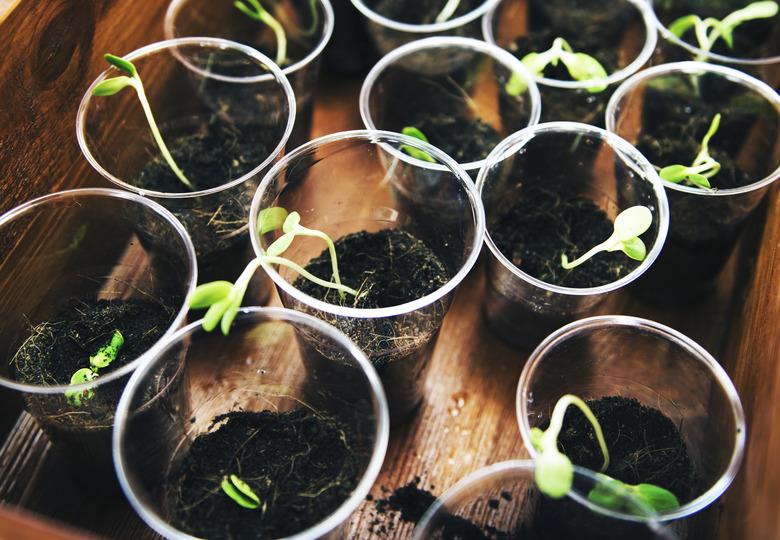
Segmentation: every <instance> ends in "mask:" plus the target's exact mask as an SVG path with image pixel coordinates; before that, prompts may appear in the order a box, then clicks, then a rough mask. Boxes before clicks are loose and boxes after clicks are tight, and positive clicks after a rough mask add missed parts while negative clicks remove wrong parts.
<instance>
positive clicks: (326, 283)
mask: <svg viewBox="0 0 780 540" xmlns="http://www.w3.org/2000/svg"><path fill="white" fill-rule="evenodd" d="M262 259H263V262H267V263H271V264H280V265H282V266H286V267H287V268H290V269H292V270H294V271H296V272H298V273H299V274H300V275H302V276H303V277H304V278H306V279H308V280H309V281H311V282H312V283H316V284H317V285H319V286H321V287H327V288H328V289H336V290H337V291H340V292H344V293H347V294H350V295H352V296H358V292H357V291H356V290H355V289H353V288H351V287H347V286H346V285H341V284H338V283H333V282H330V281H325V280H324V279H320V278H318V277H317V276H315V275H314V274H312V273H310V272H309V271H308V270H306V269H305V268H303V267H302V266H300V265H299V264H296V263H294V262H292V261H289V260H287V259H285V258H284V257H272V256H270V255H263V256H262Z"/></svg>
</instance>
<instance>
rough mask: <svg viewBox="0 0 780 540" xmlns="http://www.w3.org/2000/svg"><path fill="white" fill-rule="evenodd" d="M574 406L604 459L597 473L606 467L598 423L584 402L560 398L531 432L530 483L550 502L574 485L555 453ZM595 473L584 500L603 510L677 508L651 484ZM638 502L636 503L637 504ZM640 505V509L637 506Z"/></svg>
mask: <svg viewBox="0 0 780 540" xmlns="http://www.w3.org/2000/svg"><path fill="white" fill-rule="evenodd" d="M571 405H574V406H576V407H577V408H578V409H580V411H582V413H583V414H584V415H585V418H587V420H588V422H590V424H591V426H592V427H593V431H594V432H595V433H596V440H597V441H598V444H599V448H600V449H601V454H602V456H603V457H604V460H603V463H602V465H601V469H600V471H601V473H603V472H604V471H606V470H607V469H608V468H609V450H608V449H607V443H606V441H605V439H604V434H603V432H602V430H601V424H599V422H598V420H597V419H596V415H594V414H593V411H591V410H590V407H588V405H587V403H585V402H584V401H583V400H582V399H580V398H579V397H577V396H574V395H572V394H566V395H564V396H562V397H561V398H560V399H559V400H558V402H557V403H556V404H555V407H554V408H553V413H552V417H551V418H550V425H549V427H548V428H547V429H546V430H544V431H543V430H541V429H539V428H532V429H531V444H532V445H533V447H534V449H535V450H536V451H537V452H538V455H537V457H536V468H535V469H536V470H535V472H534V482H535V483H536V485H537V487H538V488H539V491H541V492H542V493H544V494H545V495H547V496H548V497H551V498H553V499H560V498H562V497H564V496H566V494H567V493H569V492H570V491H571V488H572V484H573V482H574V465H573V464H572V462H571V460H570V459H569V458H568V457H567V456H566V455H564V454H563V453H562V452H561V451H560V450H558V435H559V434H560V432H561V429H562V428H563V419H564V417H565V415H566V410H567V409H568V408H569V407H570V406H571ZM601 473H599V474H598V475H597V476H598V479H599V483H598V484H597V485H596V487H594V488H593V489H591V490H590V492H589V493H588V499H589V500H590V501H592V502H594V503H596V504H598V505H600V506H602V507H604V508H609V509H612V510H618V511H621V510H626V511H629V512H631V513H634V514H638V515H644V514H645V513H646V511H647V509H650V510H653V511H656V512H663V511H667V510H672V509H674V508H678V507H679V506H680V503H679V502H678V500H677V497H675V496H674V494H673V493H671V492H670V491H667V490H666V489H664V488H661V487H658V486H655V485H653V484H639V485H636V486H634V485H631V484H625V483H623V482H621V481H620V480H616V479H614V478H612V477H610V476H607V475H606V474H601ZM637 503H638V504H637ZM640 506H641V507H640Z"/></svg>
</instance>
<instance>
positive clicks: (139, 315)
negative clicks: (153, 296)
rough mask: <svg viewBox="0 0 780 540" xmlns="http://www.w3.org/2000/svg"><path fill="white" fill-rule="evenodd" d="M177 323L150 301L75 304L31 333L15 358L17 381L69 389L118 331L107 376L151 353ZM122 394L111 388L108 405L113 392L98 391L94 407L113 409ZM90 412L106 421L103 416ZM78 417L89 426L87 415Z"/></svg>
mask: <svg viewBox="0 0 780 540" xmlns="http://www.w3.org/2000/svg"><path fill="white" fill-rule="evenodd" d="M173 318H174V310H173V309H172V308H170V307H169V306H167V305H165V304H162V303H160V302H155V301H150V300H138V299H132V300H97V301H95V300H92V299H89V300H87V299H71V300H69V301H68V302H66V303H65V304H64V306H63V307H62V308H61V309H60V310H59V311H58V312H57V314H56V315H55V316H54V317H52V319H51V320H49V321H45V322H42V323H39V324H37V325H35V326H34V327H33V328H32V330H31V333H30V337H29V338H27V340H26V341H25V342H24V344H23V345H22V346H21V347H20V348H19V350H18V351H17V352H16V355H15V356H14V359H13V365H14V369H15V377H16V379H17V380H19V381H20V382H24V383H27V384H35V385H56V384H70V379H71V376H72V375H73V373H74V372H76V371H77V370H79V369H81V368H87V367H90V363H89V362H90V356H91V355H94V354H95V353H97V351H98V349H100V348H101V347H103V346H104V345H107V344H108V343H110V341H111V338H112V336H113V334H114V332H115V331H116V330H119V332H121V334H122V337H123V338H124V343H123V344H122V346H121V347H120V348H119V352H118V354H117V356H116V358H115V359H114V360H113V361H112V362H111V363H110V364H109V365H108V366H107V367H105V368H101V369H99V376H104V375H106V374H108V373H110V372H112V371H115V370H117V369H119V368H121V367H122V366H125V365H127V364H129V363H130V362H132V361H134V360H136V359H137V358H138V357H139V356H141V355H142V354H143V353H144V352H146V351H147V350H149V348H151V346H152V345H154V343H155V342H156V341H157V340H158V339H160V337H161V336H162V335H163V334H164V333H165V331H166V330H167V329H168V327H169V326H170V324H171V321H172V320H173ZM120 390H121V388H119V389H113V391H114V393H116V394H117V395H114V396H112V397H113V399H111V400H106V399H105V398H106V397H107V396H105V395H102V394H104V393H105V392H106V391H110V390H107V389H103V388H99V389H97V390H96V392H100V393H101V398H103V399H100V400H98V401H96V403H100V402H105V401H108V402H113V404H114V405H115V404H116V401H117V400H118V399H119V395H118V392H119V391H120ZM86 403H88V402H86V401H85V402H84V404H86ZM85 409H87V410H89V409H92V407H85ZM112 409H113V407H112ZM92 412H93V413H94V414H99V415H101V416H102V414H100V413H101V411H92ZM102 412H103V413H105V412H106V411H102ZM110 412H111V413H113V410H112V411H110ZM76 416H78V417H80V418H84V420H85V422H89V418H87V417H85V416H84V415H76Z"/></svg>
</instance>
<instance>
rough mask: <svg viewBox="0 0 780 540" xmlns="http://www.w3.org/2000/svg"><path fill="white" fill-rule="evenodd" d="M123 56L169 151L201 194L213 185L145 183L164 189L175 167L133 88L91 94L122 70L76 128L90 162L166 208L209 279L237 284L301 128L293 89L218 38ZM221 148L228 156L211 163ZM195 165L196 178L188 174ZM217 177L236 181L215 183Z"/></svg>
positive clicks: (88, 96) (254, 57)
mask: <svg viewBox="0 0 780 540" xmlns="http://www.w3.org/2000/svg"><path fill="white" fill-rule="evenodd" d="M124 58H126V59H127V60H130V61H131V62H133V63H134V64H135V66H136V68H137V69H138V72H139V73H140V75H141V77H142V79H143V84H144V87H145V92H146V96H147V98H148V100H149V103H150V107H151V110H152V112H153V114H154V118H155V120H156V124H157V126H158V127H159V129H160V132H161V134H162V138H163V140H164V141H165V142H166V146H168V147H169V149H170V151H171V153H172V154H173V155H174V156H176V155H177V152H180V154H179V155H181V156H184V157H186V158H187V162H182V163H177V165H179V166H180V167H181V168H182V169H183V170H184V172H185V174H188V175H189V176H192V179H191V180H192V181H193V182H196V188H198V182H201V183H203V184H201V185H214V187H209V188H207V189H198V190H197V191H190V190H187V188H185V187H184V186H183V185H182V186H181V191H180V192H178V191H173V190H175V189H176V188H173V187H169V185H168V184H165V185H160V186H157V185H156V186H155V187H164V188H165V189H166V190H162V191H161V190H158V189H155V188H150V187H144V186H143V185H141V184H140V183H139V177H140V176H141V175H142V174H143V175H144V178H153V179H154V178H158V180H155V181H154V183H155V184H161V182H160V181H159V176H160V175H161V174H163V173H162V172H160V169H162V170H164V171H167V168H165V166H164V163H165V162H164V161H159V159H160V158H159V156H160V155H161V152H160V150H159V148H158V146H157V144H156V142H155V140H154V138H153V137H152V135H151V130H150V128H149V123H148V121H147V120H146V117H145V116H144V114H143V112H142V109H141V106H140V104H139V102H138V97H137V95H136V93H135V92H134V91H133V90H132V89H130V88H128V89H125V90H123V91H121V92H119V93H118V94H115V95H113V96H108V97H95V96H93V95H92V91H93V89H94V88H95V87H96V86H97V85H98V84H100V83H101V82H102V81H103V80H105V79H107V78H110V77H115V76H118V75H120V74H121V73H120V72H119V70H118V69H116V68H113V67H112V68H110V69H108V70H106V71H105V72H103V73H102V74H101V75H100V76H98V78H97V79H95V81H94V82H93V83H92V84H91V85H90V87H89V89H88V90H87V92H86V93H85V94H84V97H83V99H82V101H81V104H80V106H79V111H78V116H77V120H76V125H77V135H78V141H79V146H80V147H81V150H82V152H83V153H84V156H85V157H86V158H87V161H89V163H90V164H91V165H92V166H93V167H94V168H95V170H97V171H98V172H99V173H100V174H101V175H103V176H104V177H105V178H107V179H108V180H109V181H111V182H112V183H113V184H115V185H117V186H119V187H121V188H122V189H126V190H129V191H132V192H134V193H138V194H139V195H143V196H144V197H149V198H151V199H153V200H155V201H157V202H159V203H160V204H162V205H163V206H165V207H166V208H167V209H168V210H170V211H171V212H172V213H173V214H174V215H175V216H176V217H178V218H179V220H180V221H181V222H182V223H183V224H184V227H185V228H186V229H187V231H188V232H189V233H190V236H191V237H192V241H193V243H194V244H195V250H196V252H197V254H198V264H199V268H200V270H201V274H202V276H201V277H202V278H203V279H217V278H219V279H233V278H235V277H237V276H238V274H240V272H241V269H242V268H243V266H244V265H245V264H246V262H247V260H248V259H249V258H251V252H250V250H249V249H248V242H246V240H247V238H248V235H247V220H248V214H247V212H248V209H249V205H250V202H251V199H252V194H253V193H254V190H255V189H256V188H257V185H258V183H259V180H260V178H261V177H262V174H263V173H264V172H265V171H267V170H268V168H269V167H270V166H271V164H272V163H273V162H274V161H276V160H278V159H279V157H280V156H281V155H282V154H283V152H284V148H285V144H286V143H287V139H288V138H289V136H290V132H291V130H292V126H293V122H294V120H295V98H294V96H293V92H292V88H291V87H290V83H289V82H288V81H287V78H286V77H285V76H284V74H283V73H282V72H281V70H280V69H279V68H278V67H277V66H276V64H274V63H273V62H272V61H271V60H270V59H269V58H268V57H266V56H264V55H262V54H260V53H259V52H257V51H256V50H254V49H252V48H250V47H248V46H246V45H241V44H238V43H234V42H231V41H227V40H223V39H217V38H205V37H204V38H201V37H198V38H181V39H174V40H168V41H161V42H159V43H153V44H151V45H147V46H145V47H142V48H140V49H138V50H136V51H133V52H132V53H130V54H128V55H126V56H125V57H124ZM201 138H204V140H205V141H206V142H203V143H201V142H199V141H200V140H201ZM211 143H213V144H211ZM220 143H222V144H223V148H221V149H219V150H214V151H213V156H208V153H209V152H211V149H212V148H217V146H215V145H216V144H220ZM199 144H202V148H199V147H198V145H199ZM204 149H205V150H204ZM196 150H198V151H196ZM209 157H213V158H214V159H208V158H209ZM155 159H157V160H158V161H157V163H158V165H155V163H154V162H153V160H155ZM190 162H192V163H193V167H196V168H195V169H194V170H193V169H189V170H188V165H189V164H190ZM206 166H208V167H210V168H211V167H214V169H209V170H207V169H205V167H206ZM215 171H219V172H220V174H221V173H225V174H226V175H227V176H226V177H225V178H214V177H213V176H212V173H214V174H216V173H215ZM231 175H234V176H231ZM174 185H176V186H177V187H179V186H178V184H176V182H175V181H174ZM266 290H269V288H268V287H266Z"/></svg>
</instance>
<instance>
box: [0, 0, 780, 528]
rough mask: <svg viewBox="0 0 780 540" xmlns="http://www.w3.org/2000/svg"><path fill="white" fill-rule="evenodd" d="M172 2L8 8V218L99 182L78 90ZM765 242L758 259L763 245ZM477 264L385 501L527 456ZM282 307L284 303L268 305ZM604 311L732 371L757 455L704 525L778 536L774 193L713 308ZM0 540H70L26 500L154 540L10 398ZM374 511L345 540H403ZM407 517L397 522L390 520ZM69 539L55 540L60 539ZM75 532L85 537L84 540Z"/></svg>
mask: <svg viewBox="0 0 780 540" xmlns="http://www.w3.org/2000/svg"><path fill="white" fill-rule="evenodd" d="M166 6H167V1H166V0H155V1H148V2H144V3H143V9H138V7H139V3H138V2H136V1H133V0H93V1H91V2H83V1H76V0H47V1H46V2H37V1H34V0H33V1H31V0H27V1H23V2H20V3H19V4H18V5H17V6H16V7H15V8H14V9H12V10H11V11H10V12H9V14H7V15H6V16H5V19H3V14H2V13H0V36H2V40H3V44H4V45H5V46H4V47H3V54H2V55H0V98H1V99H2V101H0V103H1V105H0V212H4V211H6V210H8V209H10V208H12V207H14V206H16V205H18V204H19V203H22V202H24V201H27V200H29V199H32V198H34V197H37V196H40V195H43V194H45V193H50V192H54V191H57V190H60V189H64V188H71V187H78V186H87V185H89V186H105V185H106V183H105V181H104V180H103V179H102V178H100V177H99V176H98V175H97V174H96V173H94V172H93V171H92V169H91V168H90V166H89V165H88V164H87V163H86V161H85V160H84V159H83V158H82V155H81V152H80V151H79V149H78V146H77V144H76V138H75V127H74V124H75V116H76V109H77V107H78V103H79V101H80V99H81V96H82V93H83V92H84V90H85V88H86V87H87V86H88V84H89V82H90V81H92V80H93V78H94V77H95V76H96V75H97V74H98V73H100V72H101V71H102V70H103V67H104V62H103V61H102V58H101V56H102V54H103V53H104V52H106V51H112V52H115V53H117V54H124V53H127V52H129V51H131V50H133V49H135V48H137V47H139V46H141V45H144V44H146V43H148V42H151V41H155V40H157V39H161V38H162V17H163V13H164V11H165V8H166ZM361 79H362V77H361V76H350V77H342V76H338V75H335V74H326V76H325V77H324V78H323V81H322V82H321V85H320V86H321V87H320V89H319V90H318V93H317V102H316V108H315V111H314V122H313V133H312V136H313V137H316V136H320V135H323V134H326V133H332V132H336V131H340V130H344V129H353V128H361V127H362V124H361V122H360V117H359V114H358V108H357V94H358V91H359V87H360V82H361ZM759 245H760V249H758V247H759ZM483 289H484V279H483V272H482V268H481V267H477V268H475V269H474V271H473V272H472V274H471V276H470V277H469V278H468V279H467V280H466V281H465V282H464V283H463V285H462V287H461V289H460V290H459V292H458V294H457V297H456V301H455V303H454V305H453V307H452V309H451V311H450V313H449V314H448V316H447V318H446V320H445V322H444V326H443V328H442V331H441V335H440V338H439V341H438V344H437V347H436V350H435V352H434V356H433V359H432V365H431V369H430V374H429V378H428V382H427V394H426V399H425V402H424V403H423V405H422V407H421V408H420V410H419V412H418V414H417V415H416V416H415V417H414V418H413V419H412V420H411V421H410V422H408V423H407V424H405V425H403V426H400V427H399V428H397V429H395V430H394V431H393V432H392V434H391V439H390V447H389V449H388V453H387V458H386V460H385V464H384V467H383V469H382V472H381V474H380V476H379V478H378V480H377V482H376V485H375V486H374V489H373V491H372V493H373V495H374V496H375V497H382V496H384V494H383V491H382V486H384V487H386V488H389V489H393V488H396V487H398V486H401V485H403V484H406V483H407V482H409V481H411V480H412V479H414V478H415V477H416V476H420V477H421V478H422V486H423V487H425V488H428V489H430V490H431V491H433V492H434V493H436V494H438V493H441V492H442V491H443V490H445V489H446V488H448V487H449V486H451V485H452V484H453V483H454V482H456V481H457V480H459V479H460V478H462V477H463V476H464V475H466V474H468V473H470V472H472V471H474V470H476V469H478V468H480V467H482V466H484V465H487V464H490V463H495V462H497V461H502V460H505V459H510V458H522V457H525V456H526V452H525V451H524V449H523V447H522V443H521V440H520V437H519V433H518V429H517V423H516V420H515V411H514V396H515V390H516V385H517V380H518V377H519V374H520V371H521V369H522V367H523V364H524V362H525V354H524V353H522V352H519V351H516V350H513V349H512V348H510V347H509V346H507V345H505V344H504V343H502V342H501V341H499V340H498V339H497V338H495V337H494V336H493V335H492V334H491V332H490V330H489V329H488V328H487V327H486V326H485V325H484V323H483V320H482V316H481V310H480V298H481V297H482V292H483ZM272 303H277V304H278V299H276V298H273V299H272ZM600 312H601V313H621V314H631V315H638V316H643V317H647V318H650V319H654V320H657V321H660V322H663V323H665V324H668V325H670V326H672V327H674V328H676V329H678V330H680V331H682V332H684V333H686V334H688V335H689V336H691V337H692V338H693V339H695V340H697V341H699V342H700V343H701V344H702V345H703V346H704V347H705V348H707V349H708V350H709V351H710V352H712V353H713V354H714V355H715V357H716V358H718V359H719V360H721V361H722V363H723V364H724V366H725V367H726V368H727V370H728V371H729V373H730V374H731V375H732V377H733V378H734V380H735V383H736V385H737V387H738V390H739V391H740V395H741V396H742V401H743V404H744V406H745V410H746V413H747V418H748V446H747V456H746V460H745V463H744V465H743V468H742V471H741V473H740V475H739V477H738V478H737V480H736V482H735V483H734V485H733V486H732V487H731V489H730V490H729V491H728V492H727V494H726V495H725V496H724V497H722V498H721V500H720V501H719V502H718V503H717V504H716V505H714V506H713V507H712V508H711V509H710V511H709V515H710V517H711V523H712V525H713V527H714V530H716V531H717V532H715V533H713V535H714V536H715V535H716V536H717V537H718V538H721V539H739V538H750V539H758V540H763V539H767V540H769V539H773V538H780V512H778V511H777V510H778V504H780V464H779V463H778V460H777V459H773V458H776V457H777V456H780V362H778V360H780V331H779V330H778V325H779V324H780V199H779V198H778V192H777V189H776V188H775V190H774V191H772V192H770V194H769V197H767V200H766V201H765V204H764V205H762V207H761V208H759V211H758V212H757V213H756V215H755V216H754V217H753V219H752V220H751V223H750V224H749V226H748V227H747V230H746V232H745V234H744V237H743V239H742V241H741V243H740V245H739V247H738V249H737V250H736V251H735V254H734V256H733V257H732V259H731V261H730V262H729V264H728V266H727V267H726V269H725V270H724V272H723V274H722V275H721V276H720V278H719V282H718V288H717V291H716V293H715V294H714V295H713V296H712V297H710V298H708V299H707V300H706V301H705V302H704V303H702V304H700V305H697V306H691V307H689V308H686V309H684V310H677V311H665V310H660V309H657V308H651V307H648V306H645V305H643V304H641V303H640V302H638V301H637V300H635V299H633V298H632V297H631V296H629V295H628V294H626V293H619V294H617V295H614V296H613V297H611V298H610V300H609V302H608V303H607V305H605V306H603V307H602V309H601V310H600ZM0 437H2V439H0V442H1V441H2V440H5V442H4V443H3V444H2V445H0V501H2V502H4V503H7V504H8V505H10V506H5V507H3V506H0V538H56V537H61V538H73V537H74V533H72V532H70V531H65V530H60V531H59V532H57V533H55V532H53V531H54V530H55V529H56V527H55V529H52V528H51V526H50V525H49V524H47V523H46V522H43V521H40V520H39V518H37V517H34V515H33V514H30V513H23V514H22V513H19V512H17V511H16V510H13V509H12V506H13V505H18V506H20V507H22V508H25V509H28V510H29V511H31V512H34V513H37V514H39V515H45V516H48V518H51V519H55V520H61V521H65V522H69V523H70V524H72V525H73V526H75V527H78V528H81V529H83V530H85V531H91V532H92V533H93V534H97V535H100V536H107V537H114V538H154V537H155V535H154V534H153V533H152V531H151V530H149V529H148V528H147V527H146V526H145V525H144V524H143V523H142V522H141V521H140V520H139V519H138V518H137V516H135V515H134V514H133V513H132V511H131V510H130V508H129V506H127V505H126V504H125V503H116V504H110V505H108V504H106V503H104V502H103V501H96V500H93V499H91V498H90V496H89V494H86V493H81V492H79V491H78V490H77V489H75V488H73V487H72V486H70V485H67V484H64V480H63V475H62V469H63V467H64V466H65V465H63V464H62V463H61V462H59V461H58V459H57V456H56V454H55V453H54V452H52V451H51V450H50V447H49V445H48V442H47V441H46V439H45V437H44V436H43V435H42V434H41V433H40V432H39V431H38V429H37V427H36V426H35V424H34V422H32V421H31V419H30V417H29V416H27V415H26V414H20V409H19V406H18V403H17V401H15V400H13V396H11V395H9V394H8V393H7V392H6V393H2V392H0ZM375 517H376V512H375V510H374V506H373V504H372V503H371V502H370V501H366V502H365V503H364V504H363V505H362V506H361V508H360V509H359V511H358V512H357V513H356V515H355V516H353V519H352V521H351V523H350V528H349V531H350V534H349V536H350V538H374V537H376V538H408V537H409V535H410V533H411V528H412V527H411V525H410V524H404V523H397V525H395V526H394V528H393V530H392V533H391V534H389V535H388V534H382V535H374V534H373V533H371V532H369V531H370V529H371V522H372V521H373V520H374V519H375ZM394 519H397V518H394ZM57 535H59V536H57ZM76 536H78V534H77V533H76Z"/></svg>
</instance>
